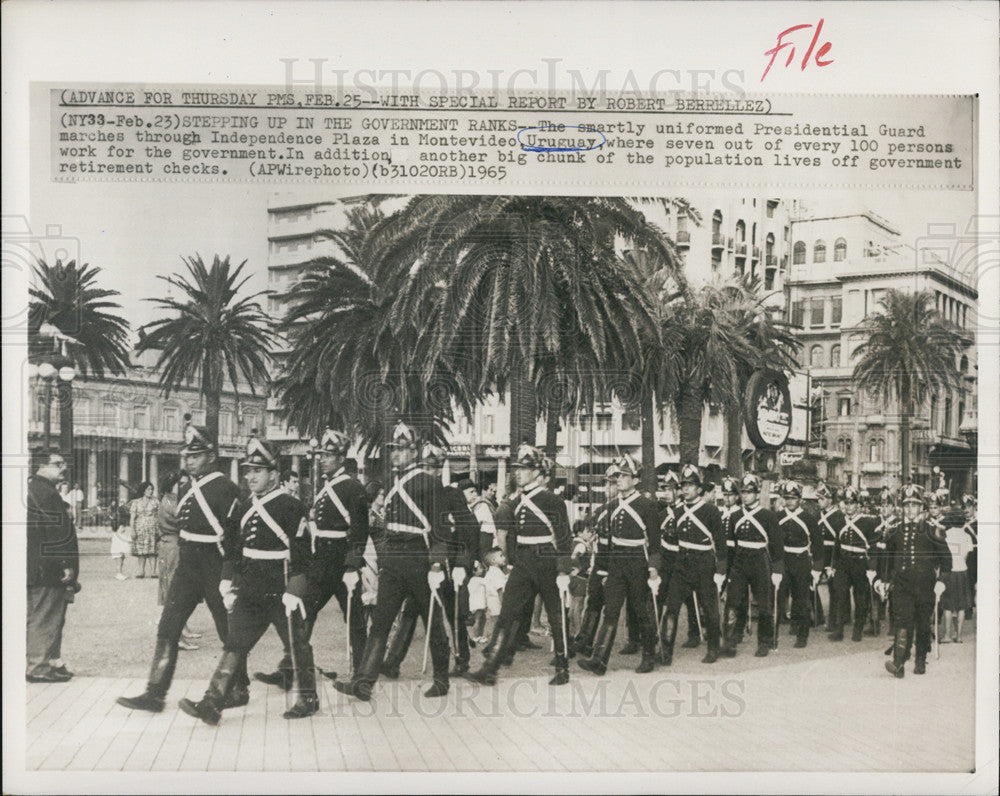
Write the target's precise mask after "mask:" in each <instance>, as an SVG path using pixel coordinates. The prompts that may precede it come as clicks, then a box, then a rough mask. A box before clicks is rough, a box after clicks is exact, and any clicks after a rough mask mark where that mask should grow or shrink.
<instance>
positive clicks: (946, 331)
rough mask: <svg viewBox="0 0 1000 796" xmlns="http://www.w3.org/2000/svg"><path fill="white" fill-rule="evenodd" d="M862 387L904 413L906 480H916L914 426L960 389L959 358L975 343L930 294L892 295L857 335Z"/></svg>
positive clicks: (901, 434) (894, 292) (857, 366)
mask: <svg viewBox="0 0 1000 796" xmlns="http://www.w3.org/2000/svg"><path fill="white" fill-rule="evenodd" d="M853 331H854V335H855V336H856V337H858V338H860V339H861V340H862V342H861V344H860V345H859V346H858V347H857V348H856V349H855V350H854V353H853V354H852V355H851V356H852V358H853V359H856V360H857V362H856V364H855V366H854V380H855V381H856V382H857V384H858V387H859V388H861V389H864V390H867V391H868V392H869V393H870V394H872V395H873V396H876V397H878V398H879V399H880V400H881V401H883V403H884V404H885V405H888V404H889V403H890V402H892V401H895V402H896V403H897V405H898V407H899V414H900V420H899V446H900V465H901V473H900V476H901V480H902V481H903V482H904V483H906V482H908V481H909V480H910V420H911V418H912V417H913V415H914V413H915V411H916V408H917V407H918V406H920V405H922V404H923V402H924V401H925V400H926V399H927V396H928V395H929V394H931V393H933V392H938V391H940V392H943V391H945V390H950V389H957V388H958V386H959V384H960V381H961V375H960V373H959V369H958V358H959V356H960V355H961V353H962V349H963V348H964V347H966V346H967V345H968V344H969V343H970V342H971V341H970V340H969V339H967V338H966V337H964V336H963V333H962V331H961V329H959V327H957V326H956V325H955V324H953V323H951V322H950V321H948V320H946V319H945V318H944V316H942V315H941V314H940V313H939V312H938V311H937V309H936V308H935V306H934V297H933V295H932V294H931V293H930V292H927V291H921V292H916V293H909V292H906V291H902V290H894V289H889V290H886V292H885V294H884V295H883V296H882V298H881V299H880V300H879V304H878V309H877V310H876V311H875V312H873V313H871V314H870V315H868V316H867V317H866V318H865V319H864V320H863V321H862V322H861V324H860V325H859V326H858V327H857V328H856V329H854V330H853Z"/></svg>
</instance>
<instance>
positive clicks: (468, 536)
mask: <svg viewBox="0 0 1000 796" xmlns="http://www.w3.org/2000/svg"><path fill="white" fill-rule="evenodd" d="M444 458H445V456H444V451H443V450H441V448H439V447H437V446H436V445H430V444H427V445H424V447H423V450H422V451H421V456H420V462H421V465H422V466H423V468H424V469H425V470H426V471H427V472H428V473H430V474H431V475H432V476H434V477H436V478H438V479H440V478H441V469H442V466H443V465H444ZM441 494H442V499H443V504H442V509H441V519H442V522H443V523H445V524H446V525H447V529H448V530H447V533H448V536H449V538H450V539H451V545H450V547H449V555H448V565H449V566H448V574H449V576H450V577H449V578H448V579H447V580H446V581H445V582H444V583H443V584H442V586H441V599H442V601H443V602H444V607H445V616H446V617H447V621H448V624H449V625H450V626H451V628H452V629H453V633H452V641H453V642H454V644H455V649H454V650H453V652H454V653H455V668H454V669H453V670H452V672H451V675H452V676H453V677H454V676H457V675H461V674H464V673H465V672H467V671H468V670H469V627H468V625H467V624H466V619H467V618H468V614H469V589H468V586H467V585H466V575H467V573H469V572H471V571H472V570H473V566H474V563H475V561H476V560H477V559H478V558H479V523H478V521H477V520H476V518H475V517H474V516H473V514H472V512H471V510H470V509H469V504H468V502H467V501H466V499H465V496H464V495H463V494H462V493H461V492H460V491H459V490H458V489H457V488H456V487H454V486H443V487H442V490H441ZM456 591H457V592H458V602H457V603H456V601H455V593H456ZM456 607H457V616H456ZM418 613H419V612H418V609H417V606H416V603H415V602H414V601H413V600H407V601H406V603H405V604H404V605H403V610H402V612H401V613H400V615H399V621H398V622H397V625H396V632H395V634H394V635H393V637H392V641H391V642H390V643H389V647H388V651H387V652H386V654H385V660H384V661H383V662H382V667H381V672H382V674H384V675H385V676H386V677H389V678H390V679H393V680H395V679H396V678H397V677H399V667H400V664H402V662H403V661H404V660H405V659H406V653H407V652H409V650H410V643H411V642H412V641H413V634H414V632H415V631H416V627H417V619H418Z"/></svg>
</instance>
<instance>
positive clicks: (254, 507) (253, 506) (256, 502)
mask: <svg viewBox="0 0 1000 796" xmlns="http://www.w3.org/2000/svg"><path fill="white" fill-rule="evenodd" d="M282 494H284V493H283V492H282V491H281V490H280V489H275V490H274V491H273V492H271V493H270V494H268V495H265V496H264V498H263V500H261V499H258V498H257V496H256V495H253V496H251V498H250V509H249V510H248V511H247V512H246V514H244V515H243V519H242V520H240V525H241V526H242V525H246V523H247V520H249V519H250V518H251V517H253V515H254V514H256V515H257V516H258V517H260V518H261V519H262V520H263V521H264V524H265V525H267V527H268V528H270V529H271V531H273V532H274V535H275V536H277V537H278V538H279V539H280V540H281V542H282V544H284V545H285V547H290V546H291V543H290V542H289V541H288V534H287V533H285V529H284V528H282V527H281V526H280V525H279V524H278V521H277V520H276V519H274V517H272V516H271V512H269V511H268V510H267V505H266V504H268V503H270V502H271V501H272V500H274V499H275V498H276V497H278V496H280V495H282Z"/></svg>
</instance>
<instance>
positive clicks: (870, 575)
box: [865, 569, 875, 583]
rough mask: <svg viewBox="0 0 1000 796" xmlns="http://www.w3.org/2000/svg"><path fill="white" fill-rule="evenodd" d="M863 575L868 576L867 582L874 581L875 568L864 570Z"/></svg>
mask: <svg viewBox="0 0 1000 796" xmlns="http://www.w3.org/2000/svg"><path fill="white" fill-rule="evenodd" d="M865 577H866V578H868V582H869V583H875V570H874V569H868V570H865Z"/></svg>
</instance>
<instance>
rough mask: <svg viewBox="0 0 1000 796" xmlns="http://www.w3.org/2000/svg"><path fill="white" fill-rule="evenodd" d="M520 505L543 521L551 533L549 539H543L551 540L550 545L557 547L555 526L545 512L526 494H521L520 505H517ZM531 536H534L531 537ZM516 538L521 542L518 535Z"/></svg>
mask: <svg viewBox="0 0 1000 796" xmlns="http://www.w3.org/2000/svg"><path fill="white" fill-rule="evenodd" d="M521 506H525V507H527V508H529V509H530V510H531V512H532V514H534V515H535V516H536V517H538V519H540V520H541V521H542V522H543V523H545V527H546V528H548V529H549V533H550V534H552V538H551V540H550V539H545V541H547V542H548V541H551V542H552V546H553V547H557V546H558V545H556V531H555V528H553V527H552V520H550V519H549V518H548V515H546V513H545V512H544V511H542V510H541V509H540V508H538V506H536V505H535V502H534V501H533V500H532V499H531V498H530V497H528V496H527V495H521V504H520V506H518V508H520V507H521ZM532 538H534V537H532ZM543 538H544V537H543ZM517 540H518V542H519V543H520V542H521V537H520V536H518V537H517ZM527 544H538V543H537V542H534V543H532V542H527Z"/></svg>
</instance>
